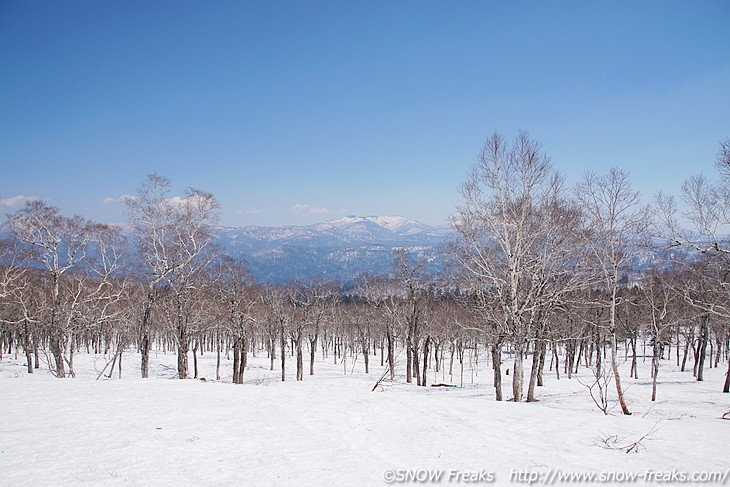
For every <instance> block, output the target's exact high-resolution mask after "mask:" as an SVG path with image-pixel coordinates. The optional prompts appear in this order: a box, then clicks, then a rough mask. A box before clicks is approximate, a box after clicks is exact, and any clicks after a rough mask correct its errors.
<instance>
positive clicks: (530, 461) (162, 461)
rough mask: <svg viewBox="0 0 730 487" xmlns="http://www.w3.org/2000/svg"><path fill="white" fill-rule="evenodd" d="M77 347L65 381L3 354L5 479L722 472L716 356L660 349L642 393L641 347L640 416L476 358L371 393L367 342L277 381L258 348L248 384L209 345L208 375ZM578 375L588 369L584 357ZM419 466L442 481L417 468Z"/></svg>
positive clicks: (575, 385) (453, 480)
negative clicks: (683, 362)
mask: <svg viewBox="0 0 730 487" xmlns="http://www.w3.org/2000/svg"><path fill="white" fill-rule="evenodd" d="M482 359H483V358H480V360H482ZM76 360H77V363H76V372H77V378H75V379H63V380H59V379H56V378H54V377H52V376H51V375H50V373H48V371H47V368H42V369H40V370H37V371H36V373H35V374H32V375H29V374H27V373H26V371H25V366H24V358H23V357H22V356H20V357H18V358H17V359H16V358H15V357H14V356H8V355H5V356H4V357H3V359H2V362H0V387H2V394H1V395H0V417H2V421H0V479H1V480H0V483H2V485H8V486H25V485H28V486H31V485H32V486H82V485H94V486H97V485H99V486H122V485H123V486H198V485H200V486H229V485H230V486H233V485H246V486H267V485H277V486H278V485H291V486H294V485H296V486H330V485H332V486H334V485H347V486H377V485H386V483H387V482H386V481H394V483H396V484H400V483H406V484H412V485H413V484H419V485H421V484H424V483H425V484H431V483H432V484H435V485H437V484H444V485H484V484H488V485H520V484H528V483H529V482H532V483H533V485H534V484H537V485H540V484H542V483H553V484H555V485H560V484H562V483H568V482H567V479H565V478H563V476H565V475H573V474H580V475H588V474H592V475H596V477H595V478H593V479H590V478H585V477H584V478H583V479H582V481H581V482H575V481H574V482H572V483H573V484H576V483H580V484H583V485H588V484H591V483H596V484H597V483H599V482H600V483H601V484H602V485H614V484H615V485H619V484H623V483H633V484H637V485H644V484H646V485H654V484H657V483H659V484H661V483H663V482H659V481H658V480H657V476H659V478H660V479H664V480H669V482H668V483H670V484H671V483H674V484H677V483H679V482H677V480H679V479H681V478H683V477H682V475H686V476H687V477H686V478H687V479H690V476H693V477H692V478H694V479H695V480H707V479H708V478H709V479H710V480H712V482H710V483H707V484H706V485H719V484H721V483H723V478H714V477H712V478H710V477H709V476H710V475H711V474H712V475H715V474H717V473H721V474H722V475H724V482H725V483H726V484H728V485H730V483H729V481H728V476H730V474H727V472H728V469H729V468H730V462H729V461H728V460H729V459H730V421H727V420H723V419H721V417H722V415H723V413H725V412H726V411H728V410H730V395H728V394H722V393H721V392H719V391H720V390H721V388H722V381H723V379H724V374H725V370H726V368H725V367H722V366H721V367H720V368H718V369H708V370H707V371H706V380H705V382H699V383H698V382H695V381H694V380H693V378H692V373H691V372H685V373H681V372H679V371H678V368H677V367H676V366H675V365H674V364H673V363H672V362H671V361H663V363H662V369H661V371H660V375H659V377H660V381H659V386H658V400H657V402H656V403H651V401H650V397H651V380H650V379H649V365H650V359H649V358H647V360H646V363H643V362H642V361H641V359H639V365H640V369H639V377H640V378H641V379H639V380H634V379H629V378H628V368H626V369H625V372H624V377H623V379H624V383H625V386H626V388H627V390H626V394H627V398H628V400H629V406H630V408H631V410H632V412H633V415H632V416H622V415H621V414H620V409H619V408H616V409H614V410H613V411H612V414H611V415H609V416H604V415H603V413H601V412H600V411H599V410H598V409H597V408H596V406H595V405H594V404H593V402H592V400H591V398H590V396H589V394H588V392H587V389H586V388H585V387H584V386H583V385H581V383H580V382H579V381H578V380H577V379H576V377H574V378H573V379H572V380H568V379H567V378H564V377H563V376H562V369H561V379H560V380H557V379H556V377H555V374H554V372H548V371H547V370H546V371H545V386H544V387H541V388H539V395H538V397H539V399H540V400H539V402H536V403H520V404H515V403H511V402H502V403H499V402H496V401H495V400H494V394H493V389H492V386H491V368H490V366H489V365H488V364H485V363H481V362H480V364H479V368H478V370H477V371H476V373H477V375H476V377H475V381H474V383H472V382H471V371H470V369H468V368H467V371H466V373H465V378H464V387H463V388H459V387H448V388H447V387H417V386H415V385H410V384H405V383H404V381H403V378H402V377H399V378H398V380H397V382H396V383H386V384H385V385H384V386H383V387H379V388H377V390H376V391H375V392H371V389H372V388H373V386H374V384H375V383H376V381H377V379H378V378H379V377H380V375H381V373H382V370H383V369H382V368H381V367H379V363H380V360H379V357H378V358H377V359H375V358H372V359H371V373H370V374H368V375H366V374H364V372H363V362H362V358H361V357H360V359H359V360H357V361H356V362H355V363H354V366H353V363H352V360H351V359H348V361H347V366H346V369H345V366H344V364H341V363H338V364H336V365H335V364H334V363H333V362H332V357H331V356H330V357H329V358H328V359H326V360H325V359H323V358H322V357H321V356H318V360H317V363H316V375H314V376H309V375H305V378H304V381H303V382H298V383H297V382H295V381H294V372H295V371H294V364H293V361H292V360H290V361H289V363H290V365H291V368H289V372H290V375H288V376H287V381H286V382H281V381H280V380H278V377H279V374H280V372H279V371H278V370H274V371H270V370H269V367H268V365H269V362H268V359H267V358H266V357H265V356H259V357H251V356H250V355H249V367H248V368H247V370H246V383H245V384H243V385H234V384H231V376H230V374H231V373H230V370H229V369H230V367H231V362H230V361H228V360H225V359H224V360H223V363H224V367H225V368H224V369H223V372H224V373H223V377H222V378H221V380H220V381H215V380H211V377H215V355H214V354H207V353H206V355H204V356H202V357H200V358H199V362H200V372H201V374H200V375H201V376H202V377H205V378H206V380H205V381H203V380H199V379H189V380H178V379H177V378H175V377H176V369H175V364H176V357H175V355H174V354H172V353H168V354H163V353H161V352H158V353H157V354H155V353H154V352H153V353H152V356H151V360H152V363H151V370H150V375H151V376H152V378H150V379H145V380H142V379H141V378H138V375H139V360H138V355H137V354H136V353H133V352H129V353H127V354H126V355H125V357H124V371H123V377H122V379H118V378H117V377H116V375H115V376H114V377H113V378H111V379H108V378H106V377H104V378H102V379H101V380H98V381H97V380H95V379H96V376H97V374H98V370H100V369H101V367H103V365H104V364H105V363H106V362H105V357H103V356H94V355H85V354H81V355H79V356H78V357H77V359H76ZM624 365H628V364H624ZM191 366H192V360H191ZM278 366H279V364H278V362H277V367H278ZM447 367H448V364H447ZM506 367H511V362H505V368H506ZM402 369H403V366H402V364H399V368H398V371H399V372H402ZM546 369H547V366H546ZM345 370H346V371H347V375H345V373H344V371H345ZM527 370H529V366H528V367H527ZM456 371H457V366H456V365H455V367H454V372H455V374H454V377H453V380H451V379H450V377H449V375H448V371H446V372H445V373H444V372H439V373H438V375H437V376H436V377H435V373H434V372H433V370H432V371H431V372H430V374H429V383H434V381H436V382H447V383H456V384H458V382H459V379H458V376H457V375H456ZM578 377H579V378H582V379H583V380H585V381H587V380H589V378H590V371H589V370H587V369H581V372H580V373H579V374H578ZM504 379H505V396H506V397H509V396H510V394H509V390H510V389H509V388H510V379H511V377H506V376H505V378H504ZM647 433H648V435H647ZM644 435H647V436H646V437H645V438H644V439H643V440H641V442H640V443H639V444H638V445H637V447H636V448H634V451H632V452H631V453H626V451H625V450H626V449H627V448H628V447H629V446H630V445H631V444H632V443H634V442H636V441H637V440H639V439H640V438H641V437H642V436H644ZM627 475H628V476H629V477H630V476H635V477H636V476H638V478H634V481H633V482H630V481H626V480H625V476H627ZM663 475H667V477H662V476H663ZM428 476H430V477H431V478H434V479H435V478H436V477H438V478H439V481H435V480H434V481H433V482H429V481H425V482H422V481H423V480H424V479H427V478H428ZM672 476H673V477H672ZM622 480H624V482H623V483H622V482H620V481H622ZM697 483H698V482H690V483H687V485H696V484H697Z"/></svg>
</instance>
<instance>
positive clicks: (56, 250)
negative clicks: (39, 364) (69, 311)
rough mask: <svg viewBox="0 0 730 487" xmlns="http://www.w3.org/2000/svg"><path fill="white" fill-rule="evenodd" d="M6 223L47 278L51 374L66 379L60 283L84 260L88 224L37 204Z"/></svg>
mask: <svg viewBox="0 0 730 487" xmlns="http://www.w3.org/2000/svg"><path fill="white" fill-rule="evenodd" d="M8 223H9V224H10V227H11V229H12V237H13V238H15V239H17V240H18V241H20V242H22V243H24V244H26V245H28V246H29V248H30V252H31V253H32V257H31V259H32V260H33V261H35V262H36V263H37V264H39V265H40V266H41V267H42V268H43V269H44V270H45V271H46V273H47V275H48V277H49V278H50V285H49V288H48V291H47V292H48V293H49V294H48V297H49V302H48V310H47V313H46V315H45V317H44V321H45V324H46V326H47V327H48V333H49V346H50V349H51V354H52V356H53V359H54V363H55V364H54V373H55V375H56V376H57V377H61V378H62V377H65V376H66V368H65V366H64V358H63V357H64V351H65V348H66V336H65V331H66V330H65V328H64V324H65V320H64V317H63V312H64V309H63V306H62V299H63V297H62V294H61V291H62V287H61V284H62V283H61V279H62V278H63V277H64V275H65V274H66V273H67V272H68V271H69V270H70V269H72V268H73V267H74V266H76V265H78V264H79V263H80V262H81V261H82V260H83V259H84V258H85V256H86V250H87V244H88V243H89V239H90V233H89V228H90V226H91V223H90V222H89V221H87V220H85V219H84V218H82V217H80V216H78V215H76V216H74V217H72V218H68V217H65V216H63V215H62V214H61V210H60V209H58V208H56V207H54V206H49V205H47V204H46V203H44V202H42V201H40V200H33V201H29V202H27V203H26V204H25V206H24V207H23V208H21V209H20V210H18V211H17V212H16V213H14V214H12V215H10V216H9V217H8Z"/></svg>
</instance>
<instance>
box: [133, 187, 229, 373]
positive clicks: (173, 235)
mask: <svg viewBox="0 0 730 487" xmlns="http://www.w3.org/2000/svg"><path fill="white" fill-rule="evenodd" d="M170 191H171V182H170V180H169V179H167V178H165V177H163V176H159V175H157V174H150V175H149V176H147V179H146V180H145V182H144V183H142V185H140V186H139V188H137V192H136V195H135V196H133V197H127V198H125V200H124V203H125V205H126V210H127V218H128V220H129V223H130V226H131V227H132V231H133V232H134V236H135V239H136V241H135V243H136V245H137V249H138V254H139V267H140V273H141V274H142V275H143V276H144V277H145V279H146V282H147V293H146V297H145V300H144V302H143V304H142V310H141V314H140V318H139V348H140V352H141V354H142V362H141V371H142V377H145V378H146V377H149V353H150V323H149V321H150V313H151V311H152V306H153V304H154V302H155V299H156V291H157V287H158V286H159V285H160V284H164V283H166V282H167V283H169V282H171V281H172V280H173V276H176V277H175V281H176V282H178V283H180V282H182V281H183V280H184V279H182V277H183V276H186V275H189V274H190V269H189V268H190V266H192V265H194V262H195V261H196V259H198V258H199V257H200V255H201V253H202V252H203V251H204V250H205V249H206V248H207V247H208V246H209V244H210V242H211V240H212V228H211V226H212V225H213V224H215V223H216V222H217V221H218V216H219V205H218V202H217V201H216V199H215V197H214V196H213V195H212V194H210V193H206V192H204V191H200V190H198V189H194V188H188V189H187V190H186V192H185V195H184V198H179V197H176V198H173V197H170Z"/></svg>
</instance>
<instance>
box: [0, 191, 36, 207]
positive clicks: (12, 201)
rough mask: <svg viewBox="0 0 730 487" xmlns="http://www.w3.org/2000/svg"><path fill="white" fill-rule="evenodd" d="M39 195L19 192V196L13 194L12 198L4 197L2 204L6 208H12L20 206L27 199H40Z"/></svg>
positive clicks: (0, 204) (0, 201) (0, 202)
mask: <svg viewBox="0 0 730 487" xmlns="http://www.w3.org/2000/svg"><path fill="white" fill-rule="evenodd" d="M39 199H40V198H38V197H37V196H25V195H22V194H19V195H17V196H11V197H10V198H4V199H1V200H0V206H4V207H5V208H12V207H15V206H20V205H22V204H25V203H26V202H27V201H33V200H39Z"/></svg>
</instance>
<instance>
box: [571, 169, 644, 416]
mask: <svg viewBox="0 0 730 487" xmlns="http://www.w3.org/2000/svg"><path fill="white" fill-rule="evenodd" d="M575 196H576V199H577V200H578V201H579V203H580V205H581V206H582V207H583V209H584V211H585V213H586V217H587V222H588V226H589V228H590V233H589V234H588V238H587V239H586V244H587V245H588V247H589V248H590V249H591V255H592V257H593V263H594V266H595V269H596V272H597V274H598V277H599V278H600V282H601V283H602V285H603V290H604V291H605V295H604V296H605V299H606V301H607V306H608V334H609V337H610V342H611V368H612V370H613V376H614V383H615V386H616V392H617V394H618V399H619V404H620V405H621V410H622V411H623V413H624V414H631V413H630V411H629V408H628V405H627V404H626V399H625V397H624V391H623V387H622V385H621V375H620V373H619V369H618V357H617V354H618V352H617V346H618V345H617V338H616V335H617V322H616V306H617V304H618V302H619V299H620V297H619V292H618V290H619V286H620V279H621V277H622V274H621V273H622V269H623V265H624V264H625V263H626V261H627V259H629V257H631V256H632V255H635V254H636V252H637V250H638V248H639V246H640V245H642V243H643V242H646V240H647V238H646V236H645V234H646V229H647V228H648V227H649V225H650V223H651V214H650V211H649V208H648V207H647V206H645V205H642V204H641V198H640V195H639V192H638V191H634V190H633V189H631V182H630V179H629V175H628V174H627V173H626V172H624V171H622V170H620V169H616V168H613V169H611V170H610V171H609V172H608V173H607V174H604V175H600V176H599V175H596V174H593V173H586V174H585V176H584V177H583V180H582V181H580V182H579V183H578V185H577V186H576V187H575Z"/></svg>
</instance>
